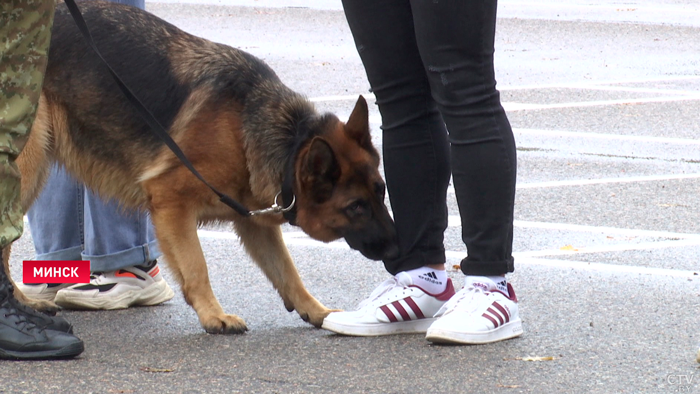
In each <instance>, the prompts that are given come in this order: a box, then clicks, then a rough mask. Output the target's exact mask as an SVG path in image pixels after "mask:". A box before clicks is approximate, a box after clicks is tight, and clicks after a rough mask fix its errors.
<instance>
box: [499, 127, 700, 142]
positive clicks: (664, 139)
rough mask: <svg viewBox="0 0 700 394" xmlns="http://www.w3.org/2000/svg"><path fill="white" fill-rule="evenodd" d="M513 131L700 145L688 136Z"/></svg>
mask: <svg viewBox="0 0 700 394" xmlns="http://www.w3.org/2000/svg"><path fill="white" fill-rule="evenodd" d="M513 132H514V133H515V134H526V135H543V136H551V137H568V138H593V139H602V140H620V141H635V142H652V143H657V144H678V145H700V139H697V140H695V139H689V138H668V137H652V136H644V135H623V134H602V133H587V132H578V131H564V130H544V129H522V128H514V129H513Z"/></svg>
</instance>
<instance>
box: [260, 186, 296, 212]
mask: <svg viewBox="0 0 700 394" xmlns="http://www.w3.org/2000/svg"><path fill="white" fill-rule="evenodd" d="M281 194H282V192H279V193H277V195H276V196H275V201H274V202H273V203H272V206H271V207H269V208H264V209H258V210H255V211H250V216H260V215H268V214H275V213H285V212H289V211H290V210H291V209H292V208H293V207H294V203H296V202H297V197H296V196H295V195H292V202H291V203H289V206H288V207H286V208H285V207H281V206H279V205H277V199H278V198H279V196H280V195H281Z"/></svg>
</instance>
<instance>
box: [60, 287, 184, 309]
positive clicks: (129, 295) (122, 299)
mask: <svg viewBox="0 0 700 394" xmlns="http://www.w3.org/2000/svg"><path fill="white" fill-rule="evenodd" d="M174 296H175V293H173V290H172V289H171V288H170V286H168V283H167V282H165V281H164V280H163V281H159V282H155V283H154V284H152V285H150V286H148V287H147V288H145V289H142V290H127V291H125V292H123V293H121V294H119V295H114V294H109V293H105V294H102V295H100V296H98V297H86V296H85V293H84V292H82V291H80V290H63V291H59V292H58V293H56V298H55V300H54V302H55V303H56V304H57V305H59V306H61V307H63V308H66V309H95V310H111V309H125V308H128V307H130V306H133V305H158V304H160V303H163V302H165V301H168V300H170V299H172V298H173V297H174Z"/></svg>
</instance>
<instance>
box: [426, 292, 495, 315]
mask: <svg viewBox="0 0 700 394" xmlns="http://www.w3.org/2000/svg"><path fill="white" fill-rule="evenodd" d="M490 294H491V293H490V292H485V291H484V290H483V289H481V288H479V287H474V286H469V287H467V288H464V289H462V290H460V291H458V292H457V294H455V295H454V296H452V298H450V299H449V301H447V302H446V303H445V305H443V306H442V307H441V308H440V310H438V312H437V313H436V316H437V315H440V314H442V315H446V314H448V313H450V312H453V311H455V310H458V311H460V312H467V313H469V314H472V313H474V312H475V311H476V310H477V309H478V308H479V305H480V303H479V302H475V300H476V298H477V297H488V296H489V295H490Z"/></svg>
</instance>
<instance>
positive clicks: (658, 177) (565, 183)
mask: <svg viewBox="0 0 700 394" xmlns="http://www.w3.org/2000/svg"><path fill="white" fill-rule="evenodd" d="M697 178H700V174H669V175H648V176H630V177H624V178H598V179H578V180H576V179H574V180H564V181H547V182H532V183H518V184H517V185H516V189H518V190H524V189H539V188H551V187H564V186H590V185H604V184H607V185H609V184H620V183H638V182H658V181H672V180H682V179H697ZM449 190H450V192H451V193H454V187H453V186H450V189H449Z"/></svg>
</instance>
